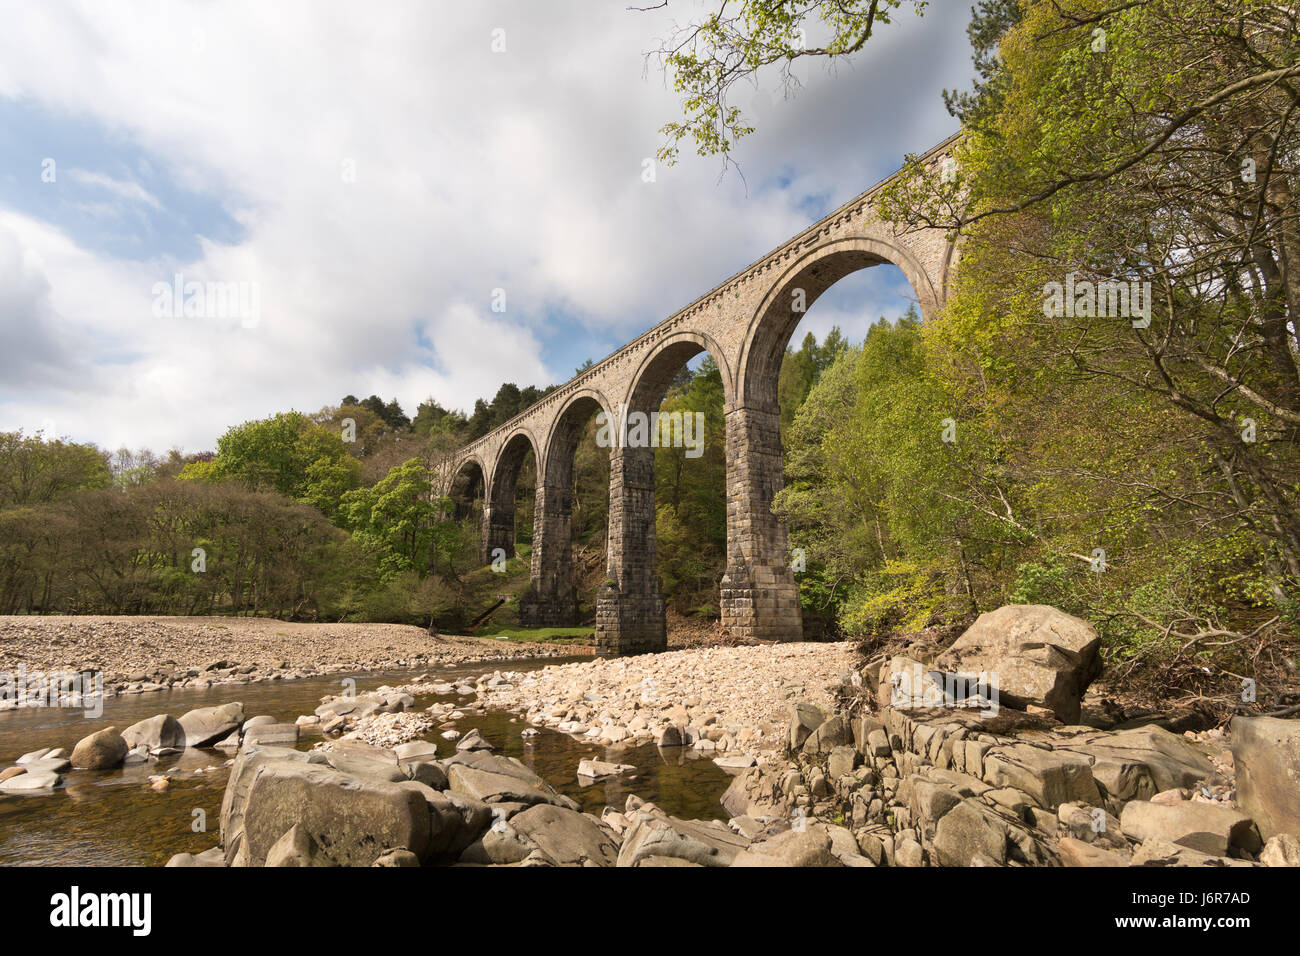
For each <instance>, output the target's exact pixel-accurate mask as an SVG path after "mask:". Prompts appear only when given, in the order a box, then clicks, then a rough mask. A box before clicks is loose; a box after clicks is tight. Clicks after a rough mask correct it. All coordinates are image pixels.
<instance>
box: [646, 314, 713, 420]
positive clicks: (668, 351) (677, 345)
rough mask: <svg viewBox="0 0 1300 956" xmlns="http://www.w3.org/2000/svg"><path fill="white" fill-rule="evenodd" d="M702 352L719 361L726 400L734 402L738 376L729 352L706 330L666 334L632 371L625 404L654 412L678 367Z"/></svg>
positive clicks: (661, 401)
mask: <svg viewBox="0 0 1300 956" xmlns="http://www.w3.org/2000/svg"><path fill="white" fill-rule="evenodd" d="M701 352H708V353H709V356H710V357H711V358H712V359H713V361H715V362H716V363H717V364H718V371H719V372H720V373H721V375H722V388H723V394H724V402H725V403H726V404H727V405H730V404H731V402H732V398H733V396H734V394H735V378H734V377H733V375H732V370H731V365H730V363H729V362H728V361H727V355H726V352H725V351H723V349H722V347H721V346H720V345H719V344H718V343H717V341H716V340H714V338H713V337H712V336H710V335H708V334H707V333H704V332H692V331H682V332H675V333H673V334H672V335H669V336H666V337H665V338H664V339H663V341H661V342H659V343H658V344H657V345H656V346H655V348H654V349H652V350H651V351H650V352H649V353H648V354H647V355H646V356H645V358H643V359H642V360H641V363H640V365H638V366H637V369H636V371H635V372H634V373H633V374H632V382H631V384H630V385H629V386H628V390H627V395H626V397H625V400H624V403H623V404H624V405H626V406H627V409H628V410H629V411H643V412H647V413H648V412H653V411H655V410H657V409H658V408H659V406H660V404H662V403H663V400H664V395H666V394H667V392H668V386H669V384H670V383H671V382H672V380H673V377H674V376H676V374H677V372H678V370H679V369H680V368H681V367H682V366H683V365H685V364H686V363H687V362H689V361H690V360H691V359H693V358H695V356H697V355H699V354H700V353H701Z"/></svg>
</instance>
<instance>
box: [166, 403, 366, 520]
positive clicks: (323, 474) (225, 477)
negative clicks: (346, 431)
mask: <svg viewBox="0 0 1300 956" xmlns="http://www.w3.org/2000/svg"><path fill="white" fill-rule="evenodd" d="M360 474H361V467H360V465H359V464H358V463H357V462H356V461H355V460H354V459H352V457H351V456H350V455H349V454H348V451H347V446H346V444H345V443H344V442H343V439H342V438H341V437H340V435H339V434H337V433H335V432H333V431H330V430H328V429H325V428H322V427H321V426H319V425H316V424H314V423H312V422H311V421H310V420H308V419H307V418H306V416H304V415H302V414H301V413H299V412H286V413H281V414H277V415H273V416H271V417H270V418H265V419H261V420H260V421H252V422H245V423H244V424H242V425H238V426H235V427H234V428H231V429H228V430H227V431H226V433H225V434H224V435H222V436H221V438H220V439H218V441H217V453H216V456H215V457H214V458H213V459H212V461H211V462H210V463H195V464H192V465H188V466H186V468H185V469H184V470H183V471H182V472H181V477H183V478H187V479H196V478H197V479H204V480H207V481H236V482H239V483H241V484H242V485H244V486H245V487H247V488H250V489H252V490H255V491H263V490H273V491H276V492H278V493H280V494H282V495H285V496H287V497H289V498H292V499H294V500H296V501H303V502H309V503H312V504H316V505H317V506H318V507H320V508H321V510H322V511H324V512H325V513H326V514H329V515H333V514H334V513H335V511H336V507H337V501H338V495H339V494H341V492H342V491H344V490H347V489H349V488H352V487H355V486H356V484H357V482H358V481H359V479H360Z"/></svg>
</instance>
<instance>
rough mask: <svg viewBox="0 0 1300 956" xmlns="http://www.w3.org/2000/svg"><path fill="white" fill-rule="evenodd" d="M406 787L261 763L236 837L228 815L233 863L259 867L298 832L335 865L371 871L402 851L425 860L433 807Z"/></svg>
mask: <svg viewBox="0 0 1300 956" xmlns="http://www.w3.org/2000/svg"><path fill="white" fill-rule="evenodd" d="M253 752H256V751H253ZM232 778H233V773H232ZM408 787H409V782H408V784H406V785H399V784H395V783H389V782H386V781H381V780H369V779H364V778H360V777H354V776H352V775H350V774H346V773H342V772H340V771H338V770H335V769H333V768H331V767H325V766H321V765H319V764H308V763H303V762H300V761H296V760H284V759H272V760H264V761H262V762H260V763H259V764H258V765H257V766H256V767H255V768H254V769H253V770H252V772H251V778H250V779H249V780H248V783H247V792H246V796H245V797H244V800H243V807H242V810H243V813H242V821H241V822H240V825H239V828H238V832H233V833H228V832H227V831H228V827H227V825H226V820H225V818H224V814H223V821H222V823H223V826H222V836H223V840H224V841H225V842H226V846H227V854H228V855H229V854H230V852H231V849H232V847H233V848H234V849H235V852H236V861H235V862H236V863H241V864H246V865H250V866H262V865H264V864H265V862H266V858H267V854H268V853H269V852H270V850H271V848H272V847H274V846H275V844H276V843H277V842H278V841H279V840H280V839H281V838H282V837H283V836H284V835H285V834H286V833H287V831H289V830H290V829H291V828H292V827H294V826H295V825H297V826H299V827H300V828H301V831H302V833H304V834H306V835H307V836H309V837H310V838H311V839H312V840H313V841H314V842H315V844H316V845H317V847H318V848H319V853H318V856H319V857H320V858H321V859H322V861H323V862H325V863H327V864H330V865H334V866H369V865H370V864H372V863H373V862H374V861H375V859H376V858H377V857H379V856H380V854H382V853H384V852H386V851H387V850H391V849H394V848H397V847H403V848H405V849H408V850H410V851H411V852H413V853H415V854H416V855H417V856H420V857H423V856H424V854H427V853H428V852H429V846H430V814H429V808H428V805H427V803H426V801H425V800H424V799H423V797H422V795H421V794H420V793H417V792H414V791H412V790H410V789H408Z"/></svg>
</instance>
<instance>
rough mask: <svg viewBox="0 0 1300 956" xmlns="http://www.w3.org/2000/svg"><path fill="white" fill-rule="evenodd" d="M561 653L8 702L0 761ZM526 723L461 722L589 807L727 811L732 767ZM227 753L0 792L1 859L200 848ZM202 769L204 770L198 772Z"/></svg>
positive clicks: (85, 857)
mask: <svg viewBox="0 0 1300 956" xmlns="http://www.w3.org/2000/svg"><path fill="white" fill-rule="evenodd" d="M556 663H563V659H557V658H549V659H540V660H535V661H510V662H508V663H501V664H498V663H484V662H478V663H472V664H464V665H457V666H454V667H445V668H439V669H436V670H421V671H404V672H403V671H393V672H385V673H373V672H370V673H361V674H354V675H345V674H334V675H330V676H329V677H319V678H310V679H307V680H297V681H265V682H262V683H257V684H245V685H223V686H218V687H213V688H210V689H208V690H177V691H162V692H158V693H153V694H140V695H132V696H124V697H113V698H110V699H108V700H106V701H105V702H104V713H103V715H102V716H101V717H98V718H94V719H89V718H87V717H85V716H84V714H83V712H82V711H81V710H77V709H72V708H53V709H39V708H30V709H21V710H16V711H9V712H7V713H0V768H3V767H7V766H10V765H11V764H13V762H14V761H15V760H16V759H17V758H18V757H20V756H22V755H23V754H24V753H27V752H28V751H31V750H37V749H39V748H41V747H66V748H67V749H68V750H69V752H71V750H72V748H73V746H75V745H76V743H77V741H78V740H80V739H81V738H82V737H85V736H86V735H87V734H91V733H94V732H95V731H97V730H100V729H102V728H104V727H110V726H112V727H116V728H117V729H118V730H123V729H125V728H126V727H128V726H130V725H131V724H133V723H135V722H136V721H139V720H144V719H145V718H147V717H152V716H154V715H155V714H162V713H169V714H171V715H172V716H173V717H179V716H180V715H181V714H183V713H185V712H186V711H188V710H193V709H194V708H196V707H210V706H213V705H215V704H222V703H226V702H228V701H234V700H238V701H242V702H243V704H244V715H245V716H246V717H253V716H256V715H258V714H270V715H272V716H274V717H277V718H279V719H280V720H284V721H289V722H292V721H293V720H294V719H296V718H297V717H298V715H299V714H310V713H312V711H314V710H315V709H316V707H317V705H318V704H319V703H320V699H321V698H322V697H324V696H325V695H327V694H337V693H339V692H340V691H341V689H342V685H341V683H340V682H341V681H342V680H343V678H344V677H347V676H351V677H353V678H355V679H356V690H357V691H358V692H363V691H366V690H373V689H374V688H377V687H379V686H381V685H383V684H390V685H397V684H401V683H406V682H409V681H411V680H412V679H413V678H414V677H416V676H418V675H419V674H430V675H431V676H433V677H435V678H450V677H455V676H458V675H478V674H482V673H485V672H491V671H493V670H496V669H497V668H501V669H503V670H517V671H526V670H533V669H536V668H541V667H545V666H547V665H550V664H556ZM438 700H453V701H457V702H460V703H468V702H470V701H472V700H473V698H472V697H458V696H455V695H448V696H445V697H438V696H428V697H421V698H419V699H418V700H417V701H416V708H417V709H422V708H424V707H427V706H429V704H431V703H433V702H434V701H438ZM525 726H526V725H525V724H524V722H523V720H522V719H521V718H520V717H517V716H515V715H513V714H509V713H504V712H499V711H494V712H489V713H487V714H483V715H473V714H471V715H468V716H466V717H465V718H464V719H463V720H461V721H459V722H458V723H457V724H456V729H458V730H460V731H461V732H462V733H464V732H466V731H468V730H470V729H471V728H474V727H477V728H478V729H479V730H480V731H481V732H482V733H483V735H484V736H485V737H487V739H488V740H489V741H491V743H492V744H494V745H495V746H496V747H497V748H498V751H497V752H498V753H503V754H505V755H507V756H510V757H518V758H519V759H520V760H522V761H523V762H524V763H525V764H527V765H528V766H529V767H530V768H532V770H533V771H534V772H535V773H537V774H538V775H539V776H541V777H543V778H545V779H546V781H547V782H548V783H550V784H551V786H553V787H554V788H555V789H556V790H558V791H560V792H561V793H564V794H567V795H568V796H570V797H572V798H573V799H575V800H577V801H578V802H579V803H580V804H582V807H583V809H584V810H587V811H589V812H592V813H595V814H599V813H600V811H601V809H602V808H604V807H605V806H606V805H612V806H616V807H618V808H619V809H621V808H622V806H623V804H624V802H625V800H626V798H627V795H628V794H630V793H635V794H636V795H637V796H639V797H642V798H644V799H646V800H653V801H655V802H656V803H657V804H658V805H659V806H660V807H662V808H663V809H664V810H665V811H667V812H668V813H670V814H673V815H674V816H680V817H688V818H695V819H723V820H725V819H726V817H727V815H726V813H725V812H724V811H723V809H722V806H721V804H720V803H719V799H720V798H721V796H722V793H723V791H724V790H725V789H726V787H727V784H728V783H730V781H731V777H730V776H729V775H728V774H727V773H725V772H724V771H722V770H720V769H718V767H717V766H716V765H715V764H714V763H713V761H711V760H708V759H705V758H699V757H693V756H688V755H687V754H684V753H674V752H671V751H666V750H664V751H661V750H659V748H657V747H655V746H654V745H653V744H647V745H645V746H642V747H636V748H630V749H624V750H617V751H616V750H612V749H608V750H607V749H606V748H603V747H599V746H597V745H595V744H589V743H584V742H581V741H578V740H575V739H574V738H572V737H569V736H568V735H566V734H560V733H556V732H554V731H550V730H546V729H542V731H541V733H540V735H538V736H536V737H530V738H522V737H520V732H521V731H522V730H524V728H525ZM440 732H441V730H440V729H439V730H433V731H430V732H429V734H428V737H429V739H430V740H431V741H433V742H435V743H436V744H437V745H438V754H439V756H440V757H443V756H448V755H450V754H451V753H452V752H453V748H454V746H455V742H454V741H446V740H443V739H442V738H441V737H439V736H438V734H439V733H440ZM320 739H321V738H320V736H319V735H316V734H310V733H304V734H303V735H302V738H301V739H300V741H299V744H298V747H299V749H301V750H306V749H310V748H311V746H312V745H313V744H315V743H316V742H317V741H319V740H320ZM229 756H230V754H227V753H225V752H224V751H220V750H209V749H201V750H200V749H191V750H186V751H185V752H184V753H182V754H178V755H176V756H173V757H165V758H163V759H161V760H157V761H150V762H148V763H145V764H137V765H135V766H131V767H126V768H124V769H120V770H113V771H91V770H74V771H71V772H69V773H68V774H67V776H66V777H65V786H63V787H60V788H59V789H58V790H55V791H54V792H53V793H50V792H46V793H44V794H30V795H28V794H8V795H3V796H0V865H15V864H21V865H39V866H123V865H125V866H137V865H145V866H161V865H162V864H163V863H166V862H167V859H168V858H169V857H170V856H171V855H172V854H174V853H183V852H189V853H199V852H202V851H203V850H207V849H209V848H211V847H213V846H215V845H216V844H217V842H218V840H219V828H220V815H221V796H222V793H223V792H224V791H225V787H226V778H227V776H228V773H229V771H228V769H227V768H226V767H225V766H224V764H225V762H226V760H227V759H228V758H229ZM584 757H599V758H601V759H607V760H613V761H616V762H618V763H626V764H633V765H635V766H636V767H637V768H638V769H637V773H636V774H635V775H630V776H628V777H625V778H621V779H617V780H612V781H607V782H603V783H599V784H594V785H591V786H582V785H581V784H580V783H579V780H578V777H577V767H578V761H580V760H582V759H583V758H584ZM208 768H211V769H208ZM199 770H204V771H205V772H202V773H196V772H195V771H199ZM160 773H169V774H170V775H171V776H172V781H171V785H170V787H169V788H168V789H167V790H165V791H163V792H162V793H157V792H155V791H153V790H151V789H150V787H149V776H150V775H151V774H160Z"/></svg>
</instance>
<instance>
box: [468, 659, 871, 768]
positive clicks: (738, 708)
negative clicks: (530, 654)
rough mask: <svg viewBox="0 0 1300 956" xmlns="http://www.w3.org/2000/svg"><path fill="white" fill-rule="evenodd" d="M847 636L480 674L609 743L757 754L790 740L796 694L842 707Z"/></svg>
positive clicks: (546, 718) (487, 693) (489, 686)
mask: <svg viewBox="0 0 1300 956" xmlns="http://www.w3.org/2000/svg"><path fill="white" fill-rule="evenodd" d="M853 669H854V665H853V651H852V647H851V645H849V644H847V643H837V644H759V645H741V646H735V647H700V648H695V649H691V650H681V651H668V652H665V653H661V654H643V655H639V656H637V657H622V658H596V659H593V660H590V661H578V662H575V663H570V664H563V665H553V666H550V667H546V668H543V669H541V670H538V671H533V672H531V673H529V674H523V675H517V674H512V673H510V672H509V671H505V670H502V671H500V672H498V673H497V674H496V675H495V676H494V677H493V678H492V679H489V680H484V681H480V683H479V686H478V687H477V688H476V689H477V691H478V695H479V696H478V701H479V703H480V704H482V705H483V706H486V707H492V708H496V709H500V710H509V711H513V712H515V713H519V714H523V715H524V717H525V719H526V721H527V722H528V723H529V724H533V725H537V726H545V727H551V728H554V729H556V730H559V731H561V732H562V733H568V734H571V735H573V736H578V737H583V738H585V739H589V740H592V741H594V742H596V743H599V744H602V745H604V746H634V745H638V744H643V743H647V742H653V743H656V744H659V745H660V746H680V745H685V746H690V747H693V748H695V749H697V750H700V751H703V752H706V753H710V754H713V753H718V754H722V753H730V754H732V755H737V754H740V755H746V756H756V755H757V754H759V753H762V752H768V751H773V750H777V749H779V748H780V747H781V746H783V744H784V741H785V736H786V726H787V723H788V716H787V708H788V706H789V702H790V701H791V700H795V699H798V700H805V701H810V702H812V703H814V704H816V705H817V706H821V707H823V708H826V709H830V708H832V707H833V704H834V701H833V700H832V697H831V688H832V687H833V686H834V685H837V684H839V683H840V681H841V680H842V679H843V677H844V675H846V674H849V673H850V672H852V671H853Z"/></svg>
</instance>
